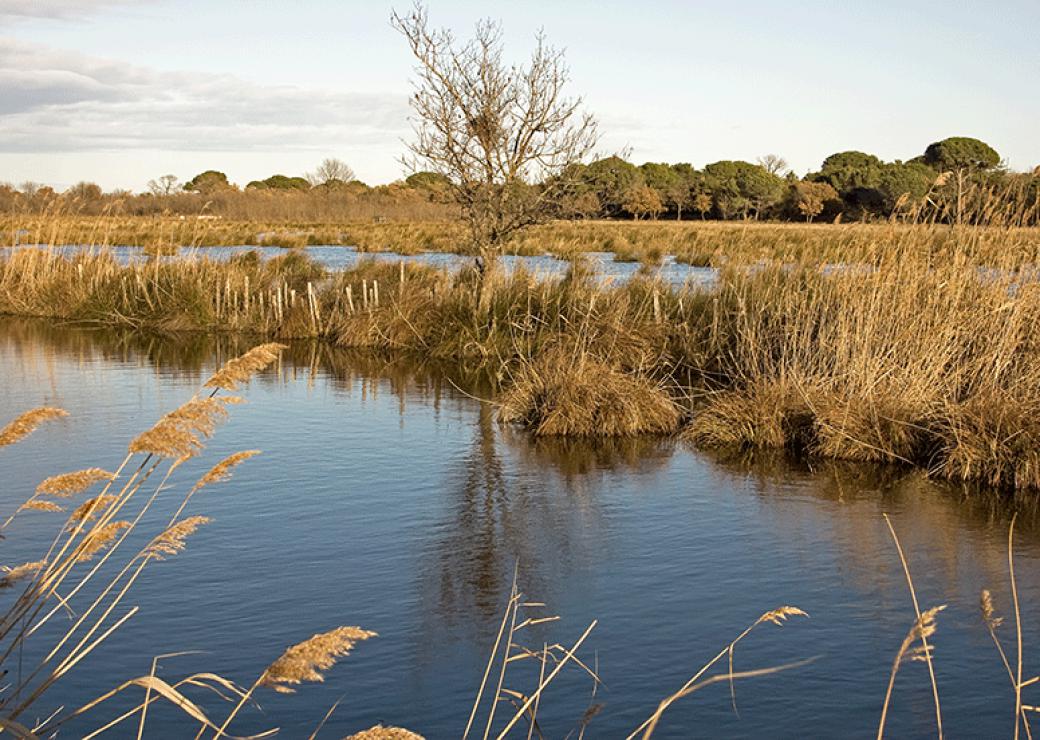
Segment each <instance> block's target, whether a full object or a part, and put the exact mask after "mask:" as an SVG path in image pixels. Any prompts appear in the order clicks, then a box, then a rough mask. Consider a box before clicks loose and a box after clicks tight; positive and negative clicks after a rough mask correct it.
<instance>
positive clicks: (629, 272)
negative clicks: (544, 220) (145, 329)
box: [18, 245, 717, 285]
mask: <svg viewBox="0 0 1040 740" xmlns="http://www.w3.org/2000/svg"><path fill="white" fill-rule="evenodd" d="M18 248H19V249H52V250H54V251H57V252H59V253H61V254H65V255H72V254H76V253H81V252H94V251H98V248H94V247H84V246H77V245H66V246H60V247H41V246H36V245H26V246H23V247H18ZM104 251H106V252H107V253H109V254H111V255H112V256H113V257H115V259H116V260H117V261H119V262H121V263H123V264H127V263H131V262H147V261H148V260H150V259H154V257H151V256H149V254H148V253H147V252H146V251H145V250H144V249H143V248H142V247H134V246H118V245H117V246H109V247H104ZM289 251H290V250H288V249H284V248H282V247H271V246H232V247H179V248H178V249H177V251H176V253H175V254H170V255H165V256H162V257H160V258H159V259H161V260H164V261H179V260H184V259H192V258H195V257H208V258H210V259H214V260H218V261H222V260H226V259H228V258H230V257H233V256H235V255H239V254H243V253H245V252H256V253H257V254H258V255H260V257H261V258H262V259H270V258H271V257H276V256H279V255H284V254H287V253H288V252H289ZM302 251H304V252H305V253H306V254H307V256H308V257H310V258H311V259H313V260H314V261H315V262H317V263H318V264H319V265H321V266H323V267H324V268H326V269H328V270H333V271H335V270H345V269H348V268H350V267H353V266H354V265H356V264H357V263H358V262H360V261H362V260H376V261H380V262H393V263H397V262H399V261H400V262H406V263H415V264H421V265H429V266H431V267H437V268H442V269H447V270H457V269H459V268H460V267H462V266H464V265H470V264H472V257H466V256H463V255H459V254H453V253H448V252H419V253H417V254H398V253H397V252H392V251H385V252H360V251H358V250H357V249H355V248H354V247H345V246H334V245H316V246H308V247H306V248H303V249H302ZM584 254H585V257H586V259H587V260H588V262H589V264H590V266H591V267H592V269H593V271H594V273H595V274H596V275H598V276H599V278H600V279H602V280H606V281H612V282H624V281H626V280H628V279H629V278H631V277H632V276H633V275H635V274H637V273H638V272H639V271H640V267H641V265H640V263H639V262H626V261H618V260H615V259H614V254H613V253H612V252H585V253H584ZM570 264H571V263H570V262H568V261H567V260H564V259H560V258H559V257H554V256H552V255H549V254H544V255H511V254H509V255H504V256H503V257H502V267H503V268H504V269H505V270H506V271H507V272H509V271H512V270H515V269H516V268H518V267H522V268H524V269H526V270H529V271H530V272H532V273H534V274H535V275H540V276H548V277H554V276H562V275H564V274H565V273H566V272H567V270H569V269H570ZM653 274H654V275H656V276H658V277H660V278H661V279H662V280H664V281H666V282H668V283H671V284H672V285H684V284H687V283H689V284H694V285H711V284H712V283H714V281H715V278H716V275H717V270H715V268H712V267H697V266H694V265H688V264H685V263H681V262H676V261H675V257H674V256H671V255H669V256H666V257H665V258H664V259H663V261H662V263H661V264H660V265H657V266H655V267H654V268H653Z"/></svg>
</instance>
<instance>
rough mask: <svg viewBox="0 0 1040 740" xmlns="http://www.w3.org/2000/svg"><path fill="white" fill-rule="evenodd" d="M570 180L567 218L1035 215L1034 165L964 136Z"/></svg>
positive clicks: (649, 167)
mask: <svg viewBox="0 0 1040 740" xmlns="http://www.w3.org/2000/svg"><path fill="white" fill-rule="evenodd" d="M569 182H570V187H569V189H568V192H567V194H566V197H565V199H564V201H563V202H561V204H560V206H561V211H562V212H563V213H564V214H566V215H568V216H570V217H572V218H633V219H645V218H651V219H655V218H675V219H683V218H704V219H708V218H711V219H724V220H733V219H776V220H795V221H813V220H826V221H833V220H835V219H839V218H840V219H846V220H848V219H851V220H875V219H880V218H885V219H887V218H891V217H900V216H905V217H908V218H910V217H913V218H920V217H925V218H929V217H930V218H935V219H937V220H940V221H947V222H956V223H964V222H972V223H983V222H987V223H988V222H993V221H995V220H998V219H999V220H1000V221H1001V222H1002V223H1007V222H1012V221H1015V222H1021V223H1023V224H1030V225H1035V224H1037V223H1038V222H1040V213H1038V211H1040V168H1037V169H1036V170H1034V171H1033V172H1031V173H1026V174H1023V173H1015V172H1011V171H1010V170H1008V169H1007V168H1006V167H1004V166H1002V164H1001V158H1000V155H999V154H998V153H997V152H996V151H995V150H994V149H993V148H992V147H990V146H989V145H988V144H986V143H985V142H982V141H979V140H978V139H971V138H967V137H953V138H949V139H944V140H942V141H937V142H935V143H933V144H931V145H929V146H928V147H927V148H926V149H925V151H924V153H923V154H922V155H920V156H918V157H915V158H913V159H911V160H909V161H906V162H902V161H898V160H897V161H895V162H883V161H882V160H881V159H879V158H878V157H876V156H874V155H872V154H866V153H864V152H859V151H845V152H838V153H836V154H832V155H830V156H829V157H827V158H826V159H825V160H824V161H823V164H822V166H821V167H820V169H819V170H818V171H815V172H810V173H808V174H807V175H805V176H804V177H801V178H799V177H798V176H796V175H795V174H794V173H793V172H792V171H791V170H790V168H789V167H788V166H787V163H786V162H785V161H784V160H783V159H782V158H781V157H778V156H776V155H767V156H765V157H762V158H760V159H759V160H758V162H755V163H752V162H744V161H732V160H723V161H720V162H714V163H712V164H709V165H706V166H705V167H704V168H703V169H700V170H698V169H695V168H694V167H693V166H692V165H690V164H685V163H680V164H665V163H658V162H647V163H645V164H643V165H639V166H636V165H635V164H633V163H631V162H628V161H626V160H625V159H623V158H621V157H617V156H613V157H607V158H605V159H600V160H597V161H595V162H592V163H590V164H588V165H574V166H573V169H572V171H571V173H570V178H569Z"/></svg>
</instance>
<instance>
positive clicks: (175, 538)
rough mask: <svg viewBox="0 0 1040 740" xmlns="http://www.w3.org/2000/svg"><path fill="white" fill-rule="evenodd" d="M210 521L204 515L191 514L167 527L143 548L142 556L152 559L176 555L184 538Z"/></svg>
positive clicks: (183, 543)
mask: <svg viewBox="0 0 1040 740" xmlns="http://www.w3.org/2000/svg"><path fill="white" fill-rule="evenodd" d="M211 521H212V519H210V518H209V517H206V516H192V517H188V518H187V519H184V520H182V521H179V522H177V523H176V524H174V525H173V526H171V527H167V528H166V530H165V531H164V532H163V533H162V534H160V535H159V536H158V537H156V538H155V539H154V540H152V542H151V544H150V545H148V547H147V548H145V551H144V556H145V557H146V558H151V559H153V560H164V559H165V558H166V557H167V556H170V555H176V554H177V553H179V552H180V551H181V550H183V549H184V546H185V540H186V539H187V538H188V537H189V536H191V535H192V534H194V533H195V530H197V529H198V528H199V527H201V526H202V525H203V524H209V522H211Z"/></svg>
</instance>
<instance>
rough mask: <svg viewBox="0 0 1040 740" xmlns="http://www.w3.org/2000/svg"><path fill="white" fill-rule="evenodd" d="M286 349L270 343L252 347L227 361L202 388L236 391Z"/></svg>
mask: <svg viewBox="0 0 1040 740" xmlns="http://www.w3.org/2000/svg"><path fill="white" fill-rule="evenodd" d="M283 349H288V348H287V347H286V346H285V345H284V344H278V343H277V342H270V343H268V344H261V345H259V346H256V347H253V349H251V350H249V351H248V352H246V353H245V354H244V355H241V356H240V357H236V358H234V359H233V360H228V362H227V363H226V364H225V365H224V367H222V368H220V369H219V370H217V372H215V373H214V374H213V375H212V376H211V377H210V379H209V380H207V381H206V382H205V383H204V384H203V387H204V388H219V389H221V390H225V391H234V390H238V384H239V383H244V382H246V381H247V380H249V378H250V377H252V376H253V375H254V374H255V373H258V372H260V371H261V370H263V369H265V368H266V367H267V366H268V365H270V364H271V363H272V362H274V361H275V360H277V359H278V355H279V353H280V352H281V351H282V350H283Z"/></svg>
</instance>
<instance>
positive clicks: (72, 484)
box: [36, 468, 115, 498]
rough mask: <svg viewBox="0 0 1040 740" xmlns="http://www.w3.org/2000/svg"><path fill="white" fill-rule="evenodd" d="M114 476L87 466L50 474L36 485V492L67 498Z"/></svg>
mask: <svg viewBox="0 0 1040 740" xmlns="http://www.w3.org/2000/svg"><path fill="white" fill-rule="evenodd" d="M113 478H115V473H110V472H108V471H107V470H102V469H101V468H87V469H86V470H77V471H75V472H72V473H62V474H61V475H52V476H51V477H50V478H47V479H46V480H44V481H43V482H42V483H40V485H38V486H36V493H37V494H41V495H47V496H56V497H58V498H68V497H70V496H75V495H76V494H79V493H83V491H85V490H87V489H88V488H90V487H91V486H92V485H94V484H95V483H100V482H101V481H110V480H112V479H113Z"/></svg>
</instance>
